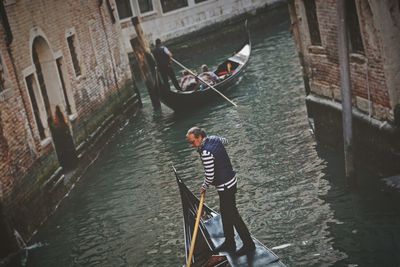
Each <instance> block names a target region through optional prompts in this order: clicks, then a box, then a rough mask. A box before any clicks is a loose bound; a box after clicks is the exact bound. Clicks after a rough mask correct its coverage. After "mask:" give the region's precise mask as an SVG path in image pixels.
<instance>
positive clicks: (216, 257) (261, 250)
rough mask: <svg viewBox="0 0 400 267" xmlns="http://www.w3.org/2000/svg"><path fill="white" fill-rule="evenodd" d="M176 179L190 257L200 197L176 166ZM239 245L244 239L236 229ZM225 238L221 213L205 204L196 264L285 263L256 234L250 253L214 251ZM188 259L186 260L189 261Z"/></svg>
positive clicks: (276, 266) (265, 266)
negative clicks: (186, 183)
mask: <svg viewBox="0 0 400 267" xmlns="http://www.w3.org/2000/svg"><path fill="white" fill-rule="evenodd" d="M173 170H174V173H175V176H176V181H177V183H178V187H179V192H180V195H181V201H182V208H183V227H184V237H185V255H186V261H187V259H188V256H189V251H190V244H191V239H192V233H193V230H194V229H193V228H194V225H195V220H196V215H197V209H198V205H199V203H200V201H199V199H198V198H197V197H196V196H194V195H193V193H192V192H191V191H190V190H189V189H188V188H187V187H186V185H185V184H184V183H183V181H182V179H181V178H180V177H179V175H178V173H177V171H176V169H175V168H173ZM235 239H236V245H237V247H241V245H242V243H241V241H240V238H239V236H238V235H237V233H236V232H235ZM223 241H224V234H223V230H222V222H221V215H220V214H218V213H217V212H216V211H214V210H212V209H211V208H209V207H208V206H207V205H204V206H203V214H202V217H201V220H200V225H199V231H198V234H197V238H196V245H195V249H194V254H193V258H192V266H207V267H211V266H212V267H217V266H218V267H228V266H231V267H239V266H240V267H246V266H252V267H261V266H262V267H285V265H284V264H283V263H282V262H281V261H280V260H279V257H278V256H277V255H275V254H274V253H273V252H272V251H271V250H270V249H268V248H267V247H265V246H264V245H263V244H262V243H261V242H260V241H258V240H257V239H255V238H254V237H253V241H254V243H255V245H256V250H255V251H254V252H252V253H250V254H248V255H243V256H236V255H235V254H234V253H227V252H220V253H219V254H218V253H214V252H213V251H214V250H215V248H216V247H218V246H220V245H221V244H222V243H223ZM186 261H185V262H186Z"/></svg>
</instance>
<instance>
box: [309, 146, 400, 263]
mask: <svg viewBox="0 0 400 267" xmlns="http://www.w3.org/2000/svg"><path fill="white" fill-rule="evenodd" d="M316 150H317V153H318V155H319V157H321V158H322V159H323V160H325V161H326V168H325V169H324V170H322V172H323V173H325V178H326V179H327V180H328V181H329V182H330V186H331V188H330V190H328V193H327V194H326V195H323V196H321V199H323V200H324V201H326V202H327V203H328V204H329V206H330V207H331V209H332V210H333V212H334V218H335V221H333V222H328V231H329V233H330V236H331V237H332V246H333V248H334V249H336V250H338V251H341V252H344V253H345V254H346V255H347V257H346V258H344V259H342V260H340V261H337V262H336V263H335V264H334V265H333V266H371V267H375V266H399V264H400V253H399V252H400V206H399V205H398V203H399V201H400V192H398V191H395V190H393V189H390V188H389V187H388V186H387V185H386V184H385V182H384V180H383V178H384V177H382V176H380V173H381V172H380V171H378V170H377V169H374V167H371V166H362V165H358V166H356V181H357V182H356V184H355V186H352V187H350V186H349V185H351V183H349V182H348V181H346V178H345V172H344V163H343V162H344V157H343V154H342V153H340V152H337V151H334V150H331V149H328V148H327V147H323V146H322V145H318V144H317V145H316Z"/></svg>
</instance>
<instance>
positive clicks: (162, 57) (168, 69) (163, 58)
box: [152, 39, 182, 91]
mask: <svg viewBox="0 0 400 267" xmlns="http://www.w3.org/2000/svg"><path fill="white" fill-rule="evenodd" d="M152 53H153V55H154V58H155V59H156V63H157V66H158V70H159V71H160V74H161V78H162V79H163V81H164V84H165V85H166V86H168V87H169V83H168V77H169V78H170V79H171V81H172V83H173V85H174V86H175V88H176V90H178V91H181V90H182V89H181V87H180V86H179V83H178V80H177V79H176V76H175V72H174V70H173V68H172V66H171V65H172V64H171V63H172V53H171V52H170V51H169V50H168V48H167V47H166V46H163V45H162V44H161V40H160V39H157V40H156V48H154V50H153V51H152Z"/></svg>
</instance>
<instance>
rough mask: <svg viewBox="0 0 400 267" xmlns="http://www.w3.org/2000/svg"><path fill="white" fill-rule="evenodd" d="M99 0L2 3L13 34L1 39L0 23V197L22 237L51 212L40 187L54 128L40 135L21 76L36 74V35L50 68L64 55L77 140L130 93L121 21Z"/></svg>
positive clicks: (57, 94) (49, 168)
mask: <svg viewBox="0 0 400 267" xmlns="http://www.w3.org/2000/svg"><path fill="white" fill-rule="evenodd" d="M99 2H104V1H88V0H83V1H63V0H38V1H6V3H5V10H6V15H7V18H8V21H9V25H10V29H11V32H12V36H13V39H12V42H11V44H10V45H9V46H7V44H6V42H5V41H4V40H5V37H6V36H7V32H6V30H5V27H0V37H1V38H0V40H1V42H0V56H1V61H2V65H3V69H4V70H5V74H6V82H5V85H6V86H5V87H6V90H4V91H1V92H0V202H1V203H3V208H4V213H5V214H6V217H7V220H9V221H10V222H13V224H14V226H18V230H19V231H20V232H21V233H22V234H23V236H24V237H29V236H30V234H32V232H33V231H34V230H35V227H37V226H38V225H39V224H40V223H41V222H42V221H43V220H44V218H46V216H47V215H48V213H49V211H48V210H46V209H47V207H45V208H43V209H40V206H41V205H45V204H46V199H48V196H46V195H45V194H46V191H43V190H44V188H46V186H47V184H48V179H49V178H50V176H51V175H52V174H53V173H54V171H55V170H56V169H58V168H59V165H58V161H57V157H56V155H55V151H54V148H53V143H52V139H51V133H49V131H48V132H47V135H48V138H45V139H43V138H42V139H41V138H40V136H39V130H38V125H37V123H36V119H35V115H34V112H33V107H32V102H31V99H30V96H29V93H28V89H27V85H26V82H25V77H26V76H28V75H34V77H35V79H36V80H35V82H37V74H38V73H37V70H36V69H35V65H34V63H33V59H32V49H33V43H34V40H38V39H37V38H40V40H41V42H42V43H45V45H44V47H47V52H46V53H47V55H50V59H49V60H51V61H54V66H55V68H54V69H57V65H56V63H55V59H62V69H63V73H64V75H63V79H64V82H65V84H66V90H67V97H68V99H69V101H70V102H71V106H72V110H73V112H72V114H71V116H70V117H69V118H70V122H69V124H70V126H71V131H72V135H73V139H74V142H75V145H76V146H77V147H78V146H80V144H81V143H83V142H86V141H87V140H88V139H89V138H90V135H91V134H92V132H93V131H94V130H96V129H97V128H99V127H101V126H102V125H103V124H104V120H105V118H109V117H110V115H112V114H115V113H116V112H118V111H120V107H122V106H123V104H124V103H125V104H126V101H127V99H129V98H130V97H132V96H134V90H132V86H134V84H132V80H131V71H130V66H129V61H128V56H127V53H126V51H125V48H124V46H123V44H122V42H121V28H120V25H119V24H118V23H113V22H112V18H111V17H110V13H109V12H108V11H107V7H106V6H105V3H103V4H102V6H100V7H99ZM70 33H72V34H73V35H74V37H75V40H76V45H77V47H78V53H79V60H80V67H81V70H82V75H81V76H80V77H76V75H75V70H74V67H73V62H72V57H71V55H70V50H69V47H68V42H67V36H68V34H70ZM43 40H44V41H43ZM40 49H41V48H40ZM41 60H43V58H42V59H41ZM43 64H46V62H44V63H43ZM44 71H46V70H43V72H44ZM54 73H56V74H57V73H58V71H57V72H54ZM53 76H58V75H53ZM50 78H51V79H53V78H54V77H50ZM52 81H53V82H54V81H56V83H52V85H54V84H56V85H57V86H55V87H54V86H49V85H48V84H47V85H46V89H47V92H48V94H49V95H51V96H50V97H49V98H50V102H51V103H50V105H51V107H52V109H53V108H54V106H55V105H60V106H61V107H62V110H63V111H65V110H66V106H65V99H64V98H63V93H62V91H61V89H62V87H61V82H59V83H57V81H60V79H59V78H58V77H56V78H55V80H52ZM46 82H47V81H46ZM58 84H59V85H60V86H58ZM54 99H56V102H54ZM52 101H53V102H52ZM40 105H43V103H39V106H40ZM41 108H42V109H43V110H44V107H41ZM47 115H48V114H47ZM103 126H104V125H103ZM45 127H47V126H45ZM58 197H61V196H58ZM57 201H58V200H57V199H56V200H54V202H55V203H56V202H57ZM32 203H35V205H32ZM35 206H36V207H35ZM38 206H39V207H38ZM35 213H36V214H35Z"/></svg>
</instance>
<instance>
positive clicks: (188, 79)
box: [179, 70, 199, 91]
mask: <svg viewBox="0 0 400 267" xmlns="http://www.w3.org/2000/svg"><path fill="white" fill-rule="evenodd" d="M179 85H180V87H181V88H182V91H196V90H198V89H199V82H198V79H197V78H196V77H195V76H194V75H193V74H191V73H190V72H189V71H188V70H183V72H182V78H181V80H180V84H179Z"/></svg>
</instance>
